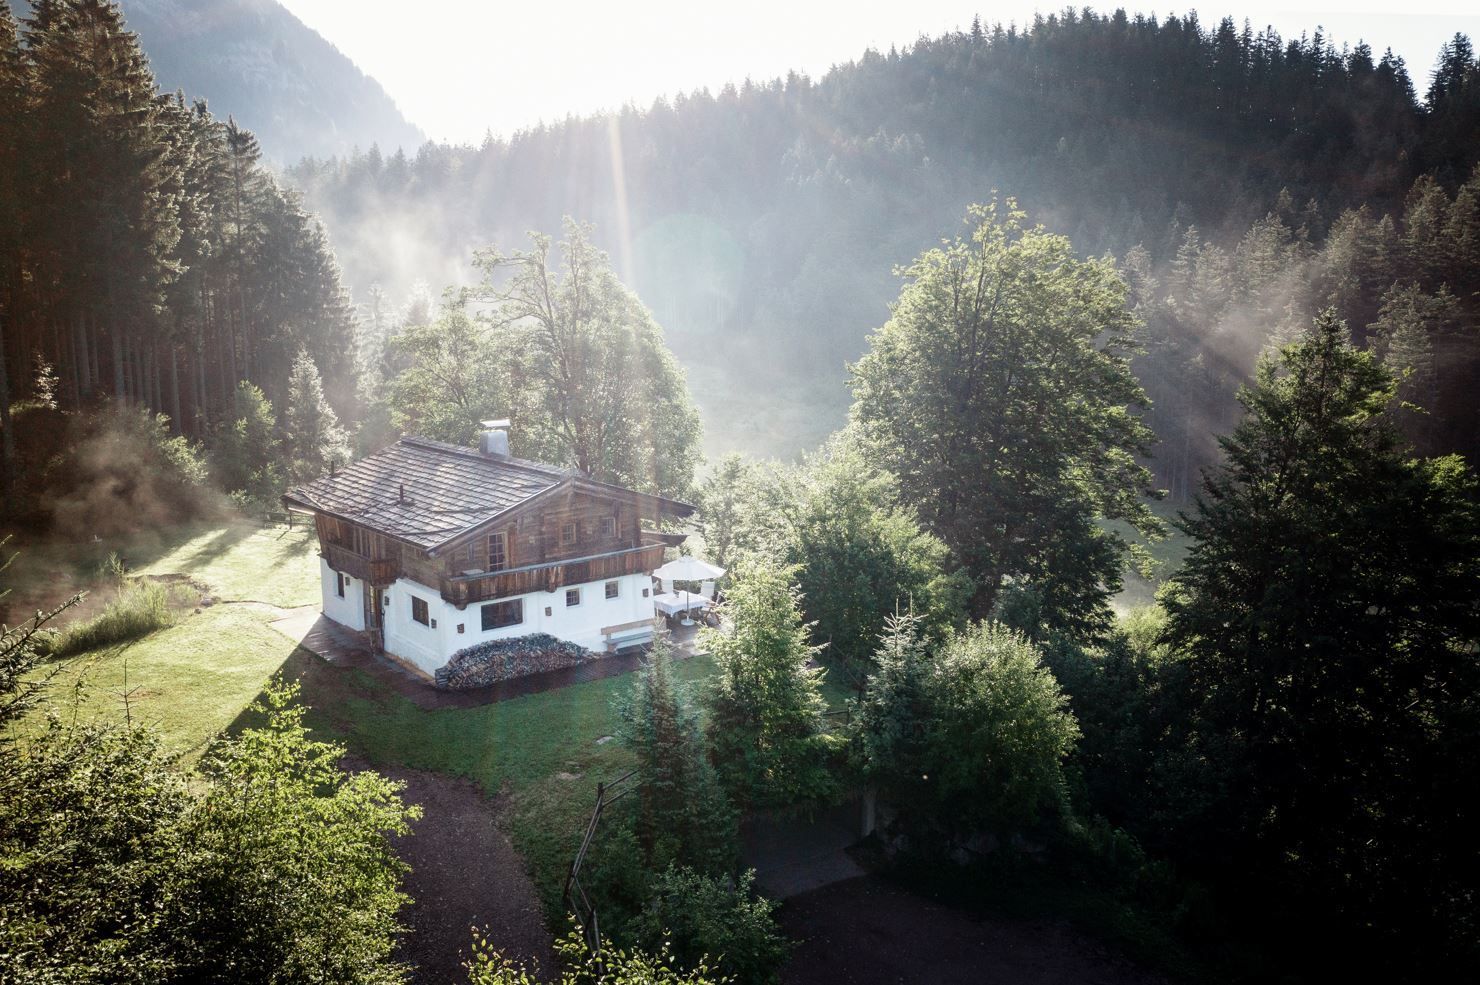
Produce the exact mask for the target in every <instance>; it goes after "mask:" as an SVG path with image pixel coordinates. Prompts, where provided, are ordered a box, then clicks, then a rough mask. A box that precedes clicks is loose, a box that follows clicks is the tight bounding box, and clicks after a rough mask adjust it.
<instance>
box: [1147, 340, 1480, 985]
mask: <svg viewBox="0 0 1480 985" xmlns="http://www.w3.org/2000/svg"><path fill="white" fill-rule="evenodd" d="M1395 388H1396V384H1395V381H1394V379H1393V376H1392V374H1391V373H1390V372H1389V371H1387V370H1386V369H1384V368H1383V366H1382V365H1381V364H1380V363H1379V362H1378V361H1377V359H1376V358H1375V357H1374V356H1373V355H1372V354H1371V353H1367V352H1362V351H1360V350H1358V349H1356V348H1354V347H1353V346H1352V344H1351V342H1350V340H1349V338H1348V334H1347V331H1346V328H1345V326H1344V325H1343V324H1342V323H1341V322H1340V321H1339V320H1338V319H1337V318H1336V317H1335V315H1334V314H1333V313H1330V312H1327V313H1325V314H1323V315H1322V316H1321V317H1320V318H1319V319H1317V320H1316V322H1315V324H1314V326H1313V328H1312V329H1311V330H1310V331H1309V332H1308V333H1307V334H1306V335H1305V336H1304V337H1303V338H1301V339H1300V340H1298V341H1297V342H1296V343H1294V344H1292V345H1289V346H1286V347H1285V348H1283V349H1281V350H1280V351H1279V352H1278V354H1276V355H1273V356H1271V357H1270V358H1267V359H1266V360H1264V361H1263V362H1262V363H1261V365H1260V367H1259V372H1258V375H1257V377H1256V380H1255V382H1254V383H1253V385H1252V386H1250V387H1249V388H1248V389H1247V390H1246V391H1244V393H1243V395H1242V397H1241V401H1242V403H1243V405H1244V407H1245V408H1246V410H1247V417H1246V419H1245V420H1244V422H1243V423H1242V424H1240V425H1239V426H1238V428H1236V429H1235V430H1234V432H1233V433H1232V435H1230V436H1229V437H1228V438H1226V439H1225V440H1224V441H1223V448H1224V452H1225V454H1226V456H1227V465H1226V466H1225V467H1224V468H1222V469H1220V470H1218V471H1217V472H1215V473H1213V474H1212V475H1210V476H1209V477H1208V479H1207V481H1206V483H1205V487H1204V489H1203V492H1202V494H1201V495H1200V496H1199V498H1198V500H1197V502H1196V505H1195V507H1194V509H1193V510H1192V511H1191V512H1190V513H1188V514H1187V515H1186V516H1184V518H1183V520H1182V522H1181V525H1182V527H1183V529H1184V530H1185V531H1186V532H1187V534H1188V535H1189V536H1191V537H1192V538H1193V546H1192V549H1191V551H1190V552H1189V554H1188V557H1187V560H1186V563H1185V564H1184V565H1183V567H1182V569H1181V570H1180V571H1179V572H1178V573H1177V574H1176V575H1175V576H1174V578H1173V579H1172V581H1171V583H1170V586H1169V589H1168V592H1167V594H1166V595H1165V604H1166V607H1167V609H1168V612H1169V615H1170V620H1169V624H1168V627H1167V631H1166V639H1167V641H1168V642H1170V643H1171V644H1172V645H1174V646H1175V647H1177V648H1179V649H1180V650H1182V651H1184V652H1185V653H1186V654H1187V663H1186V669H1187V673H1188V676H1187V679H1188V692H1187V696H1186V700H1188V701H1189V702H1190V703H1191V705H1192V706H1193V707H1194V708H1195V714H1194V718H1193V722H1192V726H1191V729H1192V730H1191V732H1190V734H1189V737H1188V741H1189V743H1190V744H1191V747H1192V748H1193V749H1194V750H1195V751H1196V756H1197V757H1198V758H1199V759H1200V760H1201V761H1203V762H1205V763H1206V764H1207V765H1208V767H1209V770H1210V773H1209V774H1208V775H1207V776H1205V777H1204V779H1203V781H1202V789H1201V790H1200V791H1197V793H1196V794H1195V795H1193V796H1192V797H1191V798H1189V799H1190V800H1192V801H1193V802H1197V803H1200V805H1201V807H1200V809H1199V810H1197V811H1196V812H1195V815H1194V816H1193V817H1190V818H1187V819H1186V820H1185V825H1186V827H1187V830H1189V831H1197V832H1200V834H1201V839H1200V842H1199V843H1200V844H1201V845H1202V846H1203V848H1202V852H1203V854H1202V856H1201V857H1200V858H1199V864H1200V865H1202V866H1205V867H1206V868H1208V869H1213V870H1218V871H1222V872H1224V873H1226V874H1228V875H1229V876H1230V877H1232V878H1234V879H1235V880H1236V881H1237V882H1238V883H1241V884H1244V885H1250V884H1252V885H1253V886H1254V887H1256V888H1253V889H1251V892H1255V893H1271V887H1274V889H1273V891H1272V895H1270V896H1267V897H1266V898H1275V899H1286V900H1294V901H1295V904H1294V905H1296V906H1298V907H1299V908H1300V912H1302V913H1303V914H1304V915H1305V919H1306V920H1308V921H1311V923H1310V924H1309V926H1313V927H1316V928H1318V929H1319V930H1321V931H1325V932H1337V931H1340V932H1342V933H1344V934H1350V933H1351V930H1352V928H1355V927H1360V928H1362V944H1361V946H1360V949H1359V953H1360V955H1361V959H1362V960H1386V958H1387V957H1395V956H1396V955H1398V954H1403V955H1412V954H1414V953H1427V954H1429V955H1432V956H1434V957H1435V959H1436V960H1437V958H1438V956H1440V955H1442V956H1444V957H1446V958H1450V959H1452V958H1453V957H1455V956H1464V957H1466V959H1467V960H1473V959H1474V957H1475V952H1474V949H1473V947H1474V941H1475V937H1474V936H1473V934H1472V933H1471V931H1472V930H1473V928H1474V926H1475V923H1474V921H1475V918H1476V912H1475V908H1474V900H1473V895H1472V892H1471V890H1472V889H1473V887H1474V886H1475V885H1476V884H1477V877H1480V870H1477V867H1476V857H1475V854H1474V852H1473V850H1472V848H1471V846H1470V840H1471V833H1472V832H1473V830H1474V825H1475V823H1476V820H1477V818H1476V816H1475V813H1474V809H1473V806H1472V801H1473V798H1472V797H1470V796H1469V793H1470V791H1469V790H1468V781H1467V780H1466V779H1465V777H1467V776H1470V775H1473V772H1474V770H1475V768H1476V765H1477V761H1476V757H1475V749H1477V748H1480V745H1477V743H1476V739H1477V733H1476V731H1475V729H1476V727H1477V718H1476V715H1475V711H1474V709H1475V700H1476V696H1477V695H1480V676H1477V675H1480V668H1477V665H1476V663H1475V659H1474V653H1473V647H1474V641H1475V640H1476V639H1477V638H1480V603H1477V600H1480V515H1477V512H1476V507H1475V503H1476V495H1477V493H1480V485H1477V483H1476V481H1475V478H1474V476H1473V474H1472V473H1471V472H1470V471H1469V470H1468V469H1467V468H1466V467H1465V466H1464V464H1463V463H1462V462H1461V461H1460V460H1459V459H1457V458H1453V457H1451V458H1442V459H1413V458H1411V457H1409V454H1408V453H1407V451H1406V450H1405V449H1404V447H1403V446H1402V445H1401V443H1400V442H1399V440H1398V438H1397V435H1396V431H1395V429H1394V426H1393V423H1392V420H1391V418H1390V416H1389V415H1388V413H1387V408H1388V406H1389V404H1390V402H1391V401H1392V399H1393V396H1394V392H1395ZM1182 782H1187V777H1185V776H1184V777H1182ZM1199 797H1200V798H1201V800H1199V799H1198V798H1199ZM1317 913H1319V914H1321V915H1322V919H1321V920H1319V921H1315V920H1312V919H1311V918H1312V917H1313V915H1314V914H1317ZM1344 939H1346V940H1348V941H1351V940H1354V938H1350V937H1346V938H1344ZM1303 941H1305V942H1307V943H1308V938H1303ZM1399 944H1401V945H1402V946H1401V948H1399V947H1398V945H1399ZM1351 953H1358V952H1351ZM1384 956H1386V957H1384ZM1404 967H1405V968H1406V969H1407V970H1412V969H1411V967H1410V966H1406V965H1405V966H1404Z"/></svg>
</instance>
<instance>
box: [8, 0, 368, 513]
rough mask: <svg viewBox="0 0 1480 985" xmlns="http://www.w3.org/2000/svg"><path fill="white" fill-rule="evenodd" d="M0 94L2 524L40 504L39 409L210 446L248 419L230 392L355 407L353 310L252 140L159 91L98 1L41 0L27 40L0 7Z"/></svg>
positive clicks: (314, 228)
mask: <svg viewBox="0 0 1480 985" xmlns="http://www.w3.org/2000/svg"><path fill="white" fill-rule="evenodd" d="M0 99H3V100H4V106H3V109H0V216H3V218H0V236H3V240H0V338H3V352H4V359H3V361H0V413H3V415H4V419H3V421H0V427H3V432H4V439H5V446H4V465H5V468H4V469H3V471H0V477H3V478H4V479H5V480H6V483H7V485H8V484H9V482H10V481H11V480H12V479H19V480H20V481H21V482H22V486H23V488H22V489H21V490H20V497H19V499H17V500H15V501H8V502H7V507H9V508H10V512H12V514H14V513H16V512H24V511H25V510H28V509H31V508H34V507H36V506H38V505H39V504H40V503H41V501H42V499H44V498H45V497H43V495H42V485H43V483H44V482H45V481H46V473H47V470H48V469H49V468H50V464H51V462H52V456H54V455H56V453H57V452H58V450H59V448H58V441H59V434H58V433H57V432H58V430H59V429H61V428H62V427H63V424H62V422H61V418H54V417H53V416H51V415H55V414H58V413H66V412H69V411H76V410H91V409H93V408H95V407H97V406H98V405H99V402H100V401H102V400H103V398H112V400H113V406H115V407H128V406H133V407H138V408H146V409H148V410H150V411H153V412H161V413H165V414H167V415H168V417H169V428H170V430H172V431H173V432H174V434H175V435H177V436H182V437H187V438H190V439H204V438H211V439H213V440H212V443H213V444H216V445H220V444H221V443H222V440H223V434H224V433H225V432H229V431H230V430H231V428H230V422H231V421H234V420H237V419H238V418H239V417H242V416H245V417H251V416H252V414H251V412H250V410H249V411H248V412H247V413H245V414H243V413H242V401H243V399H244V396H245V397H246V398H247V403H249V404H250V403H252V402H253V401H257V402H261V401H263V399H264V394H265V399H266V401H267V402H268V404H269V405H270V407H273V408H276V410H277V411H278V412H279V413H283V412H284V411H285V410H287V411H289V412H291V411H292V408H291V407H289V406H288V405H289V404H290V402H291V401H290V400H289V397H290V394H296V395H297V396H298V397H300V398H302V399H301V400H300V401H299V403H300V405H303V406H300V408H299V409H300V410H303V409H304V406H306V404H304V402H305V401H309V402H312V403H313V404H314V408H313V409H314V412H315V413H317V412H318V410H320V409H324V410H327V406H325V407H323V408H321V407H320V405H321V404H323V401H324V395H325V393H327V398H328V401H329V404H331V405H332V406H333V407H335V408H337V409H338V410H339V412H340V413H341V414H347V415H351V416H353V415H354V414H355V408H354V406H353V403H354V400H355V390H356V376H355V367H354V325H355V322H354V315H353V311H352V309H351V307H350V304H349V299H348V297H347V295H346V294H345V292H344V291H343V290H342V289H341V287H340V285H339V269H338V267H337V265H336V263H335V261H334V256H333V253H332V252H331V250H330V248H329V244H328V241H327V239H326V237H325V235H324V232H323V230H322V228H321V227H320V226H319V224H318V222H317V221H316V220H314V219H313V218H312V217H310V216H309V215H307V214H306V213H305V212H304V210H303V209H302V208H301V207H300V205H299V202H298V197H297V195H296V194H295V193H293V192H290V191H287V190H285V189H283V188H282V187H280V186H279V184H278V183H277V181H275V180H274V179H273V177H272V176H271V175H270V174H269V173H268V172H267V170H266V169H265V168H264V167H263V166H262V165H261V164H260V163H259V157H260V155H261V150H260V147H259V145H258V142H257V140H256V138H255V137H254V136H253V135H252V134H251V133H250V132H248V131H246V130H244V129H242V128H240V127H238V126H236V125H235V124H233V123H230V122H226V123H223V122H222V121H220V120H218V119H217V118H215V117H214V116H213V115H211V113H210V112H208V111H207V110H206V108H205V106H204V104H203V103H198V102H197V103H192V102H188V101H186V100H185V99H184V98H182V97H180V96H178V95H166V94H162V93H160V92H159V91H158V90H157V88H156V86H155V82H154V79H153V77H152V76H151V74H150V72H149V68H148V64H147V62H146V60H145V57H144V54H143V52H142V51H141V50H140V47H139V42H138V39H137V38H136V37H135V36H134V35H133V34H132V33H130V32H129V31H127V30H126V29H125V27H124V25H123V23H122V20H121V16H120V12H119V10H118V9H117V7H116V6H115V5H114V4H111V3H106V2H102V0H72V2H66V3H50V4H44V5H38V8H37V12H36V16H35V17H34V19H32V20H31V21H29V22H28V23H27V24H26V25H25V27H24V30H18V29H17V25H16V22H15V21H14V20H13V19H12V18H11V17H10V15H9V11H8V10H6V9H3V8H0ZM320 375H322V378H323V382H322V383H321V382H320ZM241 385H245V386H246V387H248V390H247V391H245V392H244V391H242V389H241ZM13 413H14V414H23V415H31V417H30V419H29V421H27V422H13V421H12V414H13ZM84 430H85V429H84ZM81 440H82V439H81V438H80V437H79V435H78V434H77V432H76V431H75V430H74V431H72V432H70V433H69V440H68V441H67V442H66V443H65V444H67V445H75V444H78V443H80V442H81ZM254 454H256V455H258V456H268V457H269V460H270V456H271V452H270V450H269V449H267V448H266V447H262V448H258V449H255V450H254ZM7 500H9V497H8V496H7Z"/></svg>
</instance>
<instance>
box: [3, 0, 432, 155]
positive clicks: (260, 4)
mask: <svg viewBox="0 0 1480 985" xmlns="http://www.w3.org/2000/svg"><path fill="white" fill-rule="evenodd" d="M13 6H15V8H16V14H17V16H19V17H26V16H29V9H28V5H27V4H25V3H20V4H15V5H13ZM122 7H123V12H124V16H125V18H126V20H127V24H128V27H129V29H130V30H132V31H134V32H136V33H137V34H138V35H139V40H140V42H141V43H142V44H143V47H144V51H145V53H146V54H147V55H148V56H149V63H150V67H151V68H152V69H153V70H154V75H155V78H156V79H157V80H158V82H159V87H160V89H161V90H163V91H165V92H169V91H172V90H174V89H184V90H185V95H186V96H187V97H188V98H191V99H205V100H207V101H208V102H209V104H210V107H211V112H212V114H213V115H215V116H217V117H220V118H223V119H224V118H225V117H226V116H228V115H229V116H232V117H235V118H236V120H237V122H238V123H240V124H241V125H242V126H245V127H246V128H248V129H249V130H251V131H253V132H254V133H255V134H256V135H257V137H258V139H259V140H260V141H261V143H262V149H263V151H264V153H265V154H266V156H267V157H268V158H270V159H271V160H273V161H276V162H277V163H279V164H287V163H289V162H292V161H296V160H298V159H299V158H301V157H304V156H307V155H312V156H330V155H338V154H345V153H348V152H349V151H351V150H352V149H354V148H355V147H359V148H361V149H365V148H368V147H370V145H371V144H377V143H378V144H379V145H380V146H381V147H384V148H387V149H391V148H395V147H398V146H400V147H409V148H414V147H416V146H417V145H419V144H420V143H421V142H422V141H423V140H424V139H425V138H424V136H423V135H422V132H421V131H420V130H419V129H417V128H416V127H415V126H414V125H412V124H411V123H410V122H408V121H407V119H406V118H405V117H404V116H402V115H401V111H400V110H399V109H397V108H396V104H395V103H394V102H393V101H392V100H391V98H390V96H388V95H386V92H385V90H384V89H382V88H381V87H380V83H378V82H376V81H375V80H374V79H372V78H370V77H369V76H367V75H366V74H365V73H363V72H361V71H360V70H359V69H358V68H357V67H356V66H355V64H354V62H352V61H350V60H349V58H348V57H346V56H345V55H344V54H343V53H342V52H341V51H339V49H338V48H335V47H334V46H333V45H332V44H330V43H329V42H328V41H326V40H324V38H323V37H322V36H321V35H319V34H318V33H317V32H316V31H314V30H312V29H311V28H309V27H308V26H307V25H305V24H304V23H303V22H302V21H300V20H299V19H298V18H297V17H295V16H293V14H292V13H290V12H289V11H288V10H287V9H286V8H285V7H283V6H282V5H281V4H279V3H276V2H275V0H122Z"/></svg>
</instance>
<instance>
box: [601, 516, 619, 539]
mask: <svg viewBox="0 0 1480 985" xmlns="http://www.w3.org/2000/svg"><path fill="white" fill-rule="evenodd" d="M601 536H603V537H605V538H606V539H608V540H615V539H616V537H617V518H616V516H615V515H609V516H604V517H602V518H601Z"/></svg>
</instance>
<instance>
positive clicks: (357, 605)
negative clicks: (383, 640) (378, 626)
mask: <svg viewBox="0 0 1480 985" xmlns="http://www.w3.org/2000/svg"><path fill="white" fill-rule="evenodd" d="M319 587H320V588H321V589H322V591H323V594H324V615H326V616H328V617H329V618H330V619H333V620H334V621H335V622H337V623H339V624H340V625H341V626H348V627H349V628H350V629H353V630H355V631H357V632H358V631H360V630H363V629H364V628H365V583H364V582H363V581H361V580H360V579H358V578H351V577H350V576H349V575H345V576H344V598H340V597H339V593H338V592H337V591H335V571H334V569H333V568H331V567H329V562H328V561H326V560H324V559H323V558H319Z"/></svg>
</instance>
